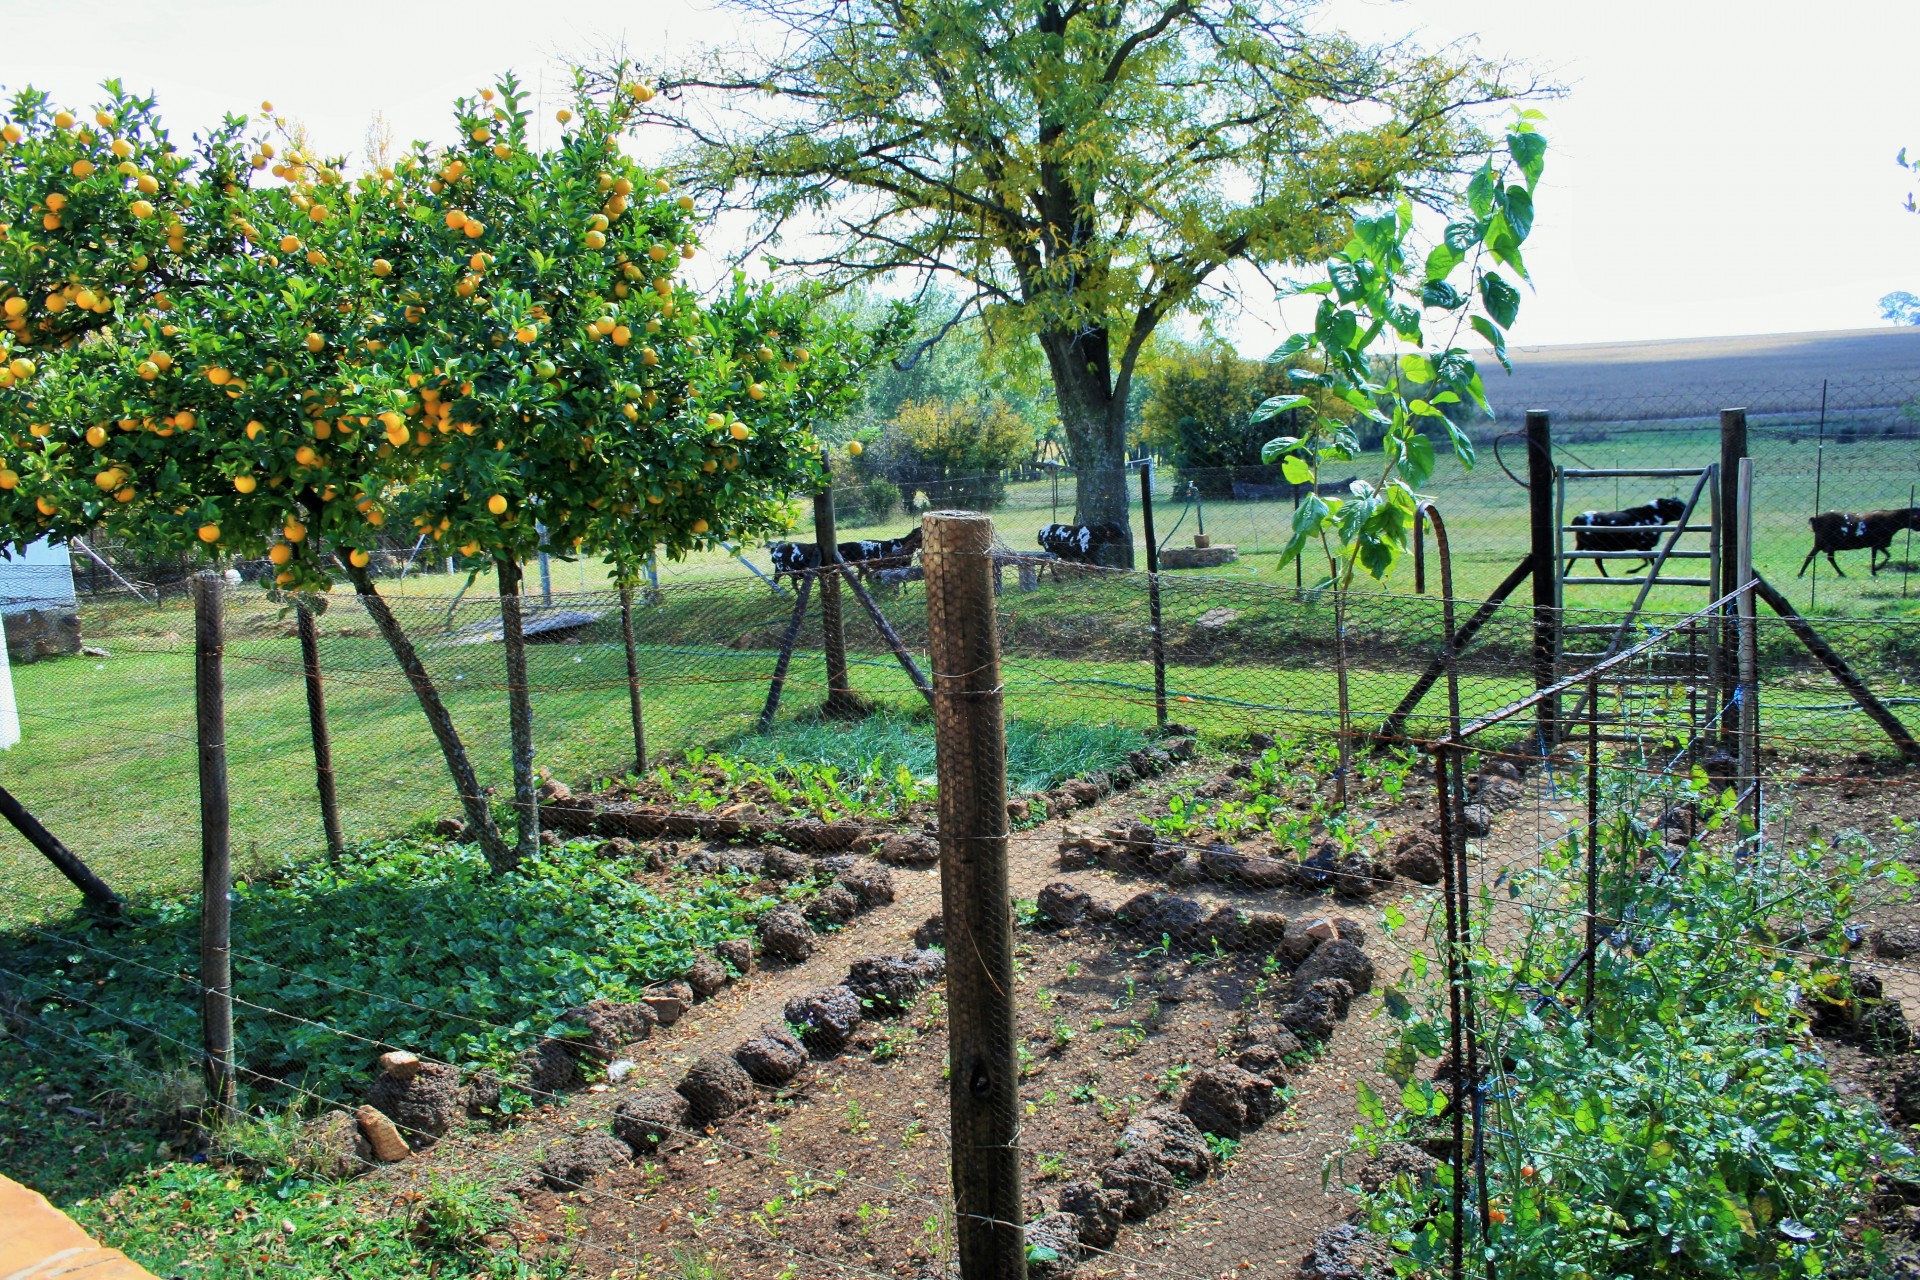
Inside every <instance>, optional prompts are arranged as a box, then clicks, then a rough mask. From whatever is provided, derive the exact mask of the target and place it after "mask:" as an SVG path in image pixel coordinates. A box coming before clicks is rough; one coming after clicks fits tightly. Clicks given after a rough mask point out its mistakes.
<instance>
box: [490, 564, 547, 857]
mask: <svg viewBox="0 0 1920 1280" xmlns="http://www.w3.org/2000/svg"><path fill="white" fill-rule="evenodd" d="M494 571H495V573H497V574H498V575H499V579H500V639H501V640H502V641H503V643H504V647H505V649H506V651H507V736H508V739H509V743H510V754H511V756H512V759H513V809H514V813H515V815H516V816H517V817H518V819H519V826H520V832H519V839H518V840H516V841H515V842H514V847H513V861H514V863H515V864H516V865H517V864H518V863H520V862H522V861H524V860H525V859H527V858H531V857H533V856H535V855H536V854H538V853H539V852H540V795H539V792H538V790H537V787H538V783H536V782H535V781H534V776H533V685H532V683H531V682H530V681H529V679H528V677H527V632H526V627H525V624H524V622H523V620H522V616H521V609H520V606H521V603H522V597H521V594H520V588H521V586H522V584H523V583H524V581H525V578H524V575H523V574H522V572H521V569H520V562H519V560H517V559H516V558H514V557H513V556H512V555H502V556H497V557H495V559H494Z"/></svg>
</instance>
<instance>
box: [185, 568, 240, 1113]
mask: <svg viewBox="0 0 1920 1280" xmlns="http://www.w3.org/2000/svg"><path fill="white" fill-rule="evenodd" d="M225 588H226V580H225V579H224V578H222V577H221V576H220V575H219V574H217V573H201V574H196V575H195V576H194V579H193V703H194V721H195V730H196V735H197V738H198V741H199V748H200V1027H201V1039H202V1042H203V1044H204V1046H205V1049H206V1057H205V1059H204V1070H205V1074H206V1081H207V1095H208V1097H210V1098H211V1099H212V1100H213V1103H214V1105H215V1106H217V1107H219V1108H221V1109H222V1110H226V1111H231V1110H232V1109H233V1105H234V1080H233V850H232V847H231V843H230V840H229V830H230V821H231V814H230V811H229V809H228V803H227V709H226V676H225V673H224V671H223V670H222V664H223V661H224V659H225V656H226V640H225V635H224V632H225V627H224V619H223V617H222V614H223V611H224V609H225V598H224V597H225Z"/></svg>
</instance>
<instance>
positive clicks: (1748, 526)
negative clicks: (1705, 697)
mask: <svg viewBox="0 0 1920 1280" xmlns="http://www.w3.org/2000/svg"><path fill="white" fill-rule="evenodd" d="M1745 435H1746V424H1745V423H1744V422H1743V423H1742V424H1741V436H1742V444H1743V446H1744V443H1745V441H1744V437H1745ZM1734 501H1735V506H1734V508H1733V511H1734V516H1733V528H1734V535H1735V537H1736V538H1737V539H1738V544H1737V545H1738V550H1737V552H1736V553H1735V555H1734V568H1735V572H1736V573H1737V574H1738V576H1739V582H1738V583H1737V584H1736V585H1737V586H1738V587H1739V589H1740V601H1739V610H1738V613H1739V619H1740V661H1739V671H1740V726H1739V729H1740V781H1741V784H1742V786H1743V787H1745V788H1746V789H1747V790H1748V791H1749V793H1750V795H1751V799H1750V801H1749V803H1748V805H1747V809H1748V813H1749V814H1750V816H1751V817H1752V818H1753V829H1754V831H1755V832H1756V833H1758V831H1759V830H1760V621H1759V610H1758V606H1759V594H1758V591H1757V590H1756V588H1755V586H1754V580H1753V459H1752V458H1744V457H1743V458H1741V459H1740V465H1739V476H1738V483H1737V485H1736V492H1735V499H1734ZM1757 838H1758V837H1757V834H1756V839H1757Z"/></svg>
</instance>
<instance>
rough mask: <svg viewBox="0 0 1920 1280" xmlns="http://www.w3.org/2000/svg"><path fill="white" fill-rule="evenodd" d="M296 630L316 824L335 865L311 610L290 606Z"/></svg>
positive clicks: (335, 810)
mask: <svg viewBox="0 0 1920 1280" xmlns="http://www.w3.org/2000/svg"><path fill="white" fill-rule="evenodd" d="M294 618H295V622H296V625H297V626H298V628H299V631H300V665H301V668H302V669H303V671H304V673H305V675H306V681H307V727H308V728H309V729H311V730H312V732H313V773H314V781H315V782H316V783H317V784H318V786H319V790H320V825H321V827H322V828H323V829H325V831H326V834H327V861H329V862H335V863H337V862H339V861H340V858H341V856H342V855H343V854H344V853H345V852H346V839H345V837H344V836H343V835H342V834H341V830H340V795H339V792H338V790H337V789H336V787H335V785H334V776H333V739H332V736H331V735H330V734H329V733H328V732H327V695H326V690H325V688H324V687H323V686H322V685H321V682H320V629H319V627H318V626H316V625H315V623H314V618H313V610H311V609H309V608H308V607H307V606H306V604H305V603H303V602H296V603H295V604H294Z"/></svg>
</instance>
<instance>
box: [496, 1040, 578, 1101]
mask: <svg viewBox="0 0 1920 1280" xmlns="http://www.w3.org/2000/svg"><path fill="white" fill-rule="evenodd" d="M513 1067H515V1075H518V1077H522V1079H524V1080H526V1086H528V1088H530V1090H534V1092H536V1094H557V1092H561V1090H564V1088H572V1086H574V1084H576V1082H578V1080H580V1065H578V1063H576V1061H574V1046H570V1044H568V1042H566V1040H541V1042H540V1044H536V1046H534V1048H530V1050H526V1052H524V1054H520V1055H518V1057H515V1059H513Z"/></svg>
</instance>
